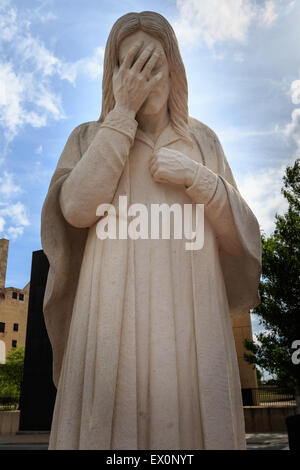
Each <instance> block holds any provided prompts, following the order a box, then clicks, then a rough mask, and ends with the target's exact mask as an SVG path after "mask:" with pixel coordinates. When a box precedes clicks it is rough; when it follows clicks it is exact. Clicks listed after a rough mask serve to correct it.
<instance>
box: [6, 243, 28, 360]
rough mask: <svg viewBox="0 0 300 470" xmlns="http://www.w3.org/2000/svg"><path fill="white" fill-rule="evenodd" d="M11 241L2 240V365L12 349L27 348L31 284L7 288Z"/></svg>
mask: <svg viewBox="0 0 300 470" xmlns="http://www.w3.org/2000/svg"><path fill="white" fill-rule="evenodd" d="M8 246H9V241H8V240H6V239H5V238H2V239H0V363H4V362H5V359H6V356H7V354H8V353H9V352H10V351H11V349H12V348H16V347H18V346H25V340H26V324H27V310H28V298H29V283H28V284H26V286H25V287H24V288H23V289H18V288H16V287H6V286H5V278H6V268H7V256H8Z"/></svg>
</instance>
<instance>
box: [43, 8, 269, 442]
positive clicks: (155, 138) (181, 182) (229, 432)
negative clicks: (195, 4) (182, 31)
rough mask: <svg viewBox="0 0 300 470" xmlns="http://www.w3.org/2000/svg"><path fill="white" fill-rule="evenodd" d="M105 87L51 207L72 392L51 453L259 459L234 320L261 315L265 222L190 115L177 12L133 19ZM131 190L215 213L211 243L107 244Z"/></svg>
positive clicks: (62, 377)
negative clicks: (250, 455)
mask: <svg viewBox="0 0 300 470" xmlns="http://www.w3.org/2000/svg"><path fill="white" fill-rule="evenodd" d="M102 90H103V96H102V112H101V116H100V119H99V120H97V121H92V122H88V123H83V124H80V125H79V126H78V127H76V128H75V129H74V130H73V132H72V133H71V135H70V136H69V138H68V141H67V143H66V145H65V148H64V150H63V152H62V155H61V156H60V158H59V160H58V163H57V167H56V170H55V173H54V175H53V177H52V179H51V183H50V186H49V190H48V194H47V196H46V199H45V202H44V206H43V212H42V246H43V249H44V252H45V254H46V255H47V257H48V260H49V264H50V269H49V275H48V280H47V287H46V292H45V299H44V315H45V321H46V326H47V330H48V333H49V338H50V340H51V343H52V349H53V373H54V381H55V384H56V386H57V398H56V404H55V411H54V416H53V421H52V429H51V437H50V447H49V448H50V449H120V450H121V449H131V450H132V449H170V450H172V449H173V450H176V449H178V450H179V449H244V448H245V429H244V418H243V407H242V400H241V383H240V378H239V368H238V362H237V357H236V350H235V344H234V337H233V333H232V323H231V319H232V318H233V317H236V316H238V315H246V316H247V320H246V321H248V320H249V318H248V312H249V309H250V308H252V307H254V306H256V305H257V303H258V302H259V297H258V283H259V278H260V269H261V260H260V254H261V251H260V231H259V226H258V223H257V220H256V218H255V216H254V215H253V213H252V212H251V210H250V209H249V207H248V206H247V204H246V202H245V201H244V199H243V198H242V197H241V195H240V193H239V191H238V188H237V186H236V183H235V180H234V178H233V175H232V172H231V169H230V167H229V164H228V162H227V159H226V157H225V155H224V152H223V149H222V146H221V144H220V142H219V139H218V137H217V136H216V134H215V133H214V132H213V131H212V130H211V129H210V128H208V127H207V126H206V125H205V124H203V123H202V122H200V121H198V120H197V119H194V118H191V117H190V116H189V114H188V104H187V102H188V94H187V80H186V75H185V70H184V65H183V63H182V59H181V56H180V52H179V47H178V44H177V40H176V37H175V34H174V31H173V29H172V27H171V25H170V24H169V23H168V21H167V20H166V19H165V18H163V17H162V16H161V15H159V14H157V13H155V12H142V13H129V14H127V15H125V16H123V17H121V18H119V20H118V21H117V22H116V23H115V24H114V26H113V28H112V30H111V32H110V35H109V38H108V41H107V45H106V51H105V59H104V69H103V84H102ZM198 114H199V116H200V115H201V110H199V112H198ZM241 152H242V149H241ZM121 196H122V198H123V199H122V200H124V198H125V199H126V201H127V204H128V208H131V209H132V207H136V206H137V205H139V207H140V206H141V205H142V206H143V207H144V208H145V210H146V211H147V210H149V211H151V208H153V207H155V208H156V209H157V208H158V209H159V210H162V211H168V210H169V212H171V211H172V207H173V208H174V205H176V207H177V209H178V208H179V210H181V211H182V213H184V210H185V208H186V207H187V206H188V207H190V208H191V211H192V212H191V213H192V214H195V211H196V208H197V207H198V206H197V204H202V205H204V226H203V233H204V244H203V246H202V248H201V249H198V250H194V251H187V250H186V249H185V246H186V240H185V239H184V238H183V237H182V238H180V237H179V238H176V237H172V236H170V237H168V238H166V237H165V238H163V237H156V238H155V237H153V238H151V236H150V231H149V237H148V238H147V237H136V239H133V238H130V237H128V236H120V232H118V236H117V237H115V238H114V239H112V238H109V237H107V238H105V239H99V238H98V237H97V224H98V223H99V215H97V214H98V212H97V208H98V207H99V205H101V204H107V205H111V206H112V207H117V206H118V203H119V201H120V198H121ZM125 212H126V211H125ZM126 214H127V213H126ZM117 219H118V217H117ZM123 235H124V232H123ZM125 235H128V234H127V233H125ZM253 377H254V376H253ZM248 379H249V378H248ZM251 380H252V379H251ZM253 380H254V379H253ZM254 387H255V385H254Z"/></svg>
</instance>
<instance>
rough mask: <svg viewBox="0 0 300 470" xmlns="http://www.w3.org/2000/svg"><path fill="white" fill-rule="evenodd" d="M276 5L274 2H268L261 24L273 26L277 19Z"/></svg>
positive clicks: (268, 0) (263, 11)
mask: <svg viewBox="0 0 300 470" xmlns="http://www.w3.org/2000/svg"><path fill="white" fill-rule="evenodd" d="M277 17H278V13H277V12H276V5H275V2H274V1H273V0H267V1H266V3H265V6H264V8H263V10H262V14H261V23H262V24H263V25H265V26H271V25H272V24H273V23H274V21H275V20H276V19H277Z"/></svg>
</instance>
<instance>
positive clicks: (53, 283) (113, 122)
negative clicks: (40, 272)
mask: <svg viewBox="0 0 300 470" xmlns="http://www.w3.org/2000/svg"><path fill="white" fill-rule="evenodd" d="M101 129H102V131H101V132H100V130H101ZM135 131H136V124H135V121H134V120H130V119H128V117H127V116H123V115H121V114H120V113H116V112H113V111H112V112H111V113H110V114H109V115H108V116H107V119H106V120H105V122H104V123H103V124H102V125H101V127H100V124H99V123H98V122H95V123H85V124H82V125H80V126H78V127H76V128H75V129H74V130H73V131H72V133H71V134H70V136H69V138H68V140H67V143H66V145H65V147H64V149H63V152H62V154H61V156H60V158H59V161H58V164H57V167H56V170H55V172H54V174H53V176H52V179H51V182H50V185H49V189H48V192H47V195H46V198H45V201H44V204H43V208H42V214H41V242H42V247H43V251H44V253H45V255H46V256H47V258H48V261H49V272H48V278H47V284H46V290H45V295H44V304H43V312H44V318H45V324H46V328H47V332H48V335H49V339H50V342H51V346H52V352H53V381H54V384H55V385H56V386H57V384H58V380H59V376H60V371H61V366H62V361H63V356H64V351H65V348H66V343H67V338H68V332H69V326H70V321H71V317H72V311H73V303H74V299H75V295H76V290H77V284H78V279H79V273H80V268H81V263H82V257H83V252H84V248H85V243H86V239H87V234H88V228H85V227H76V226H74V225H72V224H71V223H70V222H69V221H68V220H67V219H66V217H65V214H63V211H62V207H61V204H60V194H61V189H62V187H63V185H64V183H65V182H66V181H67V180H68V178H69V177H70V175H71V174H72V172H73V170H74V169H75V168H77V169H78V168H79V167H78V165H79V164H80V161H81V158H82V157H83V156H84V155H86V152H87V151H88V149H92V151H93V150H94V146H96V147H97V152H98V151H99V149H100V150H101V148H102V147H101V146H103V148H104V149H105V154H106V155H107V157H109V156H110V158H111V159H110V161H108V160H106V161H104V160H102V164H103V169H104V170H103V171H104V174H105V175H106V176H107V175H108V173H109V169H110V170H111V172H112V173H114V175H115V179H116V180H117V179H118V178H119V176H120V174H121V171H122V168H123V160H122V156H123V154H124V152H125V153H126V148H127V147H126V146H129V145H130V143H131V141H132V139H133V137H132V136H134V134H135ZM101 137H102V139H101ZM95 139H96V140H95ZM116 139H117V140H118V139H119V140H121V141H122V142H124V143H125V150H124V148H121V154H120V153H118V152H119V150H118V149H116V150H117V153H116V154H114V155H112V154H111V153H110V152H109V150H110V148H111V147H110V145H112V146H114V148H116V147H115V143H113V142H115V141H116ZM110 142H112V144H111V143H110ZM92 143H94V146H93V145H92V147H91V144H92ZM122 152H123V153H122ZM100 153H101V152H100ZM100 158H101V155H99V164H100V163H101V161H100ZM118 162H119V163H118ZM101 187H102V191H101V197H103V198H110V197H111V195H112V191H113V190H114V189H113V187H112V185H110V184H109V181H107V182H106V181H104V180H103V185H102V186H101V185H100V188H101ZM77 190H78V188H77ZM75 192H76V188H75ZM78 195H79V196H81V193H80V191H78ZM108 202H109V201H108ZM80 208H81V205H80V204H79V203H78V210H80Z"/></svg>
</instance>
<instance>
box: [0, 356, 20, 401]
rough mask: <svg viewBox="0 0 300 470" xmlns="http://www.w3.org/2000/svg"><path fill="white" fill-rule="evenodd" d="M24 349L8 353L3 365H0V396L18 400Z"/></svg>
mask: <svg viewBox="0 0 300 470" xmlns="http://www.w3.org/2000/svg"><path fill="white" fill-rule="evenodd" d="M24 355H25V348H24V347H20V348H18V349H13V350H12V351H10V352H9V353H8V355H7V358H6V363H5V364H0V396H1V397H11V398H13V399H15V400H18V399H19V397H20V388H21V381H22V377H23V368H24Z"/></svg>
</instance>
